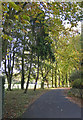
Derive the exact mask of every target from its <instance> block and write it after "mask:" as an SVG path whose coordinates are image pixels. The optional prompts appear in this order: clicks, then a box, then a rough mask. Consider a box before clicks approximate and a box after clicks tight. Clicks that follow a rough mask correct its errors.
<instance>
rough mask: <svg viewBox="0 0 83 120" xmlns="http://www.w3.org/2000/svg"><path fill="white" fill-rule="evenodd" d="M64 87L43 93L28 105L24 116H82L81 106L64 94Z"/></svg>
mask: <svg viewBox="0 0 83 120" xmlns="http://www.w3.org/2000/svg"><path fill="white" fill-rule="evenodd" d="M63 90H64V89H54V90H51V91H48V92H47V93H45V94H43V95H42V96H41V97H40V98H38V99H37V100H36V101H35V102H34V103H33V104H32V105H30V106H29V107H28V109H27V110H26V112H25V113H24V114H23V115H22V118H81V108H80V107H79V106H78V105H77V104H74V103H72V102H70V101H69V100H68V99H66V98H65V96H63Z"/></svg>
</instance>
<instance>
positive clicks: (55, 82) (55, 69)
mask: <svg viewBox="0 0 83 120" xmlns="http://www.w3.org/2000/svg"><path fill="white" fill-rule="evenodd" d="M56 87H57V73H56V69H55V88H56Z"/></svg>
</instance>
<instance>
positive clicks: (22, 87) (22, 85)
mask: <svg viewBox="0 0 83 120" xmlns="http://www.w3.org/2000/svg"><path fill="white" fill-rule="evenodd" d="M21 89H22V90H23V89H24V50H23V54H22V78H21Z"/></svg>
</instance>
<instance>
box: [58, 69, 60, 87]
mask: <svg viewBox="0 0 83 120" xmlns="http://www.w3.org/2000/svg"><path fill="white" fill-rule="evenodd" d="M58 71H59V70H58ZM59 87H60V71H59Z"/></svg>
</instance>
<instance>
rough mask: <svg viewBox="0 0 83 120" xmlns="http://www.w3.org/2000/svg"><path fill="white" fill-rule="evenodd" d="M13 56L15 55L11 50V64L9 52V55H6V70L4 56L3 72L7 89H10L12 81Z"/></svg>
mask: <svg viewBox="0 0 83 120" xmlns="http://www.w3.org/2000/svg"><path fill="white" fill-rule="evenodd" d="M13 51H14V48H13ZM14 56H15V52H13V56H12V58H13V59H12V62H13V63H12V65H11V54H10V55H9V56H7V60H8V71H7V65H6V63H7V61H6V56H5V62H4V65H5V73H6V76H7V81H8V90H9V91H11V83H12V75H13V67H14Z"/></svg>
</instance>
